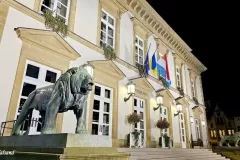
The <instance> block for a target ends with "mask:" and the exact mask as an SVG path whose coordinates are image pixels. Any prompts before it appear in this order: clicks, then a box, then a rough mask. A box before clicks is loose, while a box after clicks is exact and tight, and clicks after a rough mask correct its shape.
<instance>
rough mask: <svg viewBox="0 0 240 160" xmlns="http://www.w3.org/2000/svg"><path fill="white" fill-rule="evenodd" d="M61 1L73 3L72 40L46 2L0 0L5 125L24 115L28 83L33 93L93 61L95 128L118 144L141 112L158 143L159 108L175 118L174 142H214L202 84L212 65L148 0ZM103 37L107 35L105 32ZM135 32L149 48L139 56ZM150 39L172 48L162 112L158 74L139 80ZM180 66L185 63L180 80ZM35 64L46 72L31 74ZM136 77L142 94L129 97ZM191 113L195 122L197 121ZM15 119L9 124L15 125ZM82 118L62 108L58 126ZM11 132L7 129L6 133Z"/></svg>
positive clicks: (147, 143) (91, 125)
mask: <svg viewBox="0 0 240 160" xmlns="http://www.w3.org/2000/svg"><path fill="white" fill-rule="evenodd" d="M56 3H59V4H60V2H58V1H56ZM61 5H62V6H63V7H64V6H65V7H66V8H67V12H66V16H65V18H66V19H65V21H66V24H67V25H68V27H69V32H68V36H67V37H65V38H63V37H61V36H60V35H58V34H57V33H55V32H52V31H49V29H47V28H46V27H45V25H44V17H43V16H42V15H41V14H42V12H43V11H44V10H42V8H44V7H46V6H43V5H42V4H41V1H40V0H33V1H29V0H17V1H12V0H1V1H0V53H1V54H0V73H1V75H4V78H1V83H0V88H1V91H0V97H1V107H0V123H2V122H5V121H12V120H14V119H16V118H17V115H18V108H19V106H21V105H22V103H23V102H24V99H26V97H27V95H24V93H25V91H24V89H26V92H27V91H29V90H31V87H33V88H34V87H40V86H44V85H47V84H50V83H52V82H53V81H52V78H53V77H55V78H56V77H58V74H56V73H55V72H54V71H58V73H63V72H65V71H66V70H67V69H68V68H70V67H75V66H79V65H82V64H85V63H86V62H89V63H91V64H92V65H93V66H94V81H95V84H96V85H95V88H94V90H93V91H92V92H91V95H90V96H89V100H88V108H89V109H88V111H87V117H88V130H89V132H90V133H92V134H96V135H105V136H110V137H111V143H112V146H113V147H123V146H126V137H127V134H129V133H130V132H131V131H132V126H131V125H129V124H127V122H126V121H127V120H126V117H127V115H128V114H130V113H132V112H133V111H136V112H138V113H140V114H142V115H143V117H144V118H143V119H144V120H143V122H142V124H139V125H138V126H137V129H139V130H140V131H142V132H143V135H144V147H156V144H158V140H159V137H160V135H161V132H160V131H159V129H157V128H156V127H155V123H156V122H157V120H158V119H159V118H160V114H162V115H164V114H166V115H165V116H166V117H167V119H168V121H169V122H170V128H169V129H168V131H167V132H166V133H167V134H168V135H169V136H170V137H171V139H172V140H173V143H174V147H180V148H185V147H190V141H191V137H193V140H196V139H197V137H198V138H201V139H202V140H203V143H204V145H205V146H206V145H207V139H208V138H207V137H208V136H207V123H206V114H205V105H204V98H203V90H202V82H201V73H202V72H204V71H205V70H206V68H205V66H204V65H203V64H202V63H201V62H200V61H199V60H198V59H197V58H196V57H194V55H193V54H192V53H191V48H190V47H188V46H187V44H186V43H185V42H184V41H183V40H182V39H181V38H180V37H179V36H178V35H177V34H176V33H175V32H174V31H173V30H172V29H171V28H170V26H168V24H167V23H166V22H165V21H164V20H163V19H162V18H161V17H160V15H158V14H157V13H156V12H155V11H154V9H153V8H152V7H151V6H150V5H149V4H148V3H147V2H146V1H145V0H139V1H136V0H78V1H77V0H71V1H70V0H69V2H68V3H66V4H61ZM2 8H3V9H2ZM60 13H62V12H60ZM16 17H17V18H16ZM106 17H107V18H108V20H106ZM101 35H102V36H101ZM104 35H105V36H108V37H107V38H108V40H106V39H104V38H103V37H104ZM136 37H138V39H139V40H138V42H139V43H140V41H141V43H142V48H141V47H140V48H141V49H142V50H143V55H142V56H139V55H138V58H136V54H135V53H136V51H137V50H136V42H135V41H136ZM103 41H104V43H109V44H110V45H112V47H113V48H114V50H115V52H116V55H117V59H116V60H114V61H106V60H105V58H104V52H103V49H102V48H101V44H102V43H103ZM150 44H151V46H152V47H151V48H150V50H149V51H150V52H152V53H153V52H154V51H155V49H156V47H157V45H160V47H159V48H158V51H157V54H158V55H157V57H160V56H163V55H164V54H165V53H167V51H169V52H168V54H167V58H168V65H169V71H170V79H171V86H170V87H169V89H167V91H164V92H161V94H162V95H163V97H164V98H163V103H164V104H163V107H162V108H161V109H162V113H160V110H159V109H158V110H156V111H154V110H153V108H154V107H156V105H157V103H156V93H155V91H156V90H159V89H162V88H164V86H163V84H162V82H161V81H160V80H158V76H154V75H153V74H152V73H151V74H150V76H148V77H147V78H134V77H137V76H138V74H139V73H138V70H137V68H136V61H137V62H139V61H140V59H141V58H142V59H141V60H144V59H145V57H146V53H147V50H148V46H149V45H150ZM138 54H139V53H138ZM34 64H36V65H35V67H34ZM36 66H37V68H38V69H36ZM176 67H178V68H179V71H178V72H179V74H180V76H179V79H177V73H176ZM28 69H29V70H30V69H31V71H33V70H34V71H36V70H38V71H39V73H41V74H39V75H38V76H36V77H37V78H36V77H34V76H33V75H32V77H31V75H30V78H29V74H33V73H32V72H29V73H28ZM50 71H51V72H50ZM53 72H54V73H53ZM34 73H35V72H34ZM49 77H50V79H49ZM34 78H35V79H34ZM43 81H44V82H43ZM129 81H134V83H135V84H136V94H135V97H134V98H133V97H132V98H130V100H129V101H127V102H124V97H127V96H128V94H127V83H128V82H129ZM177 81H180V82H181V86H180V87H181V88H182V89H183V92H184V98H182V99H181V100H180V103H181V104H182V105H183V112H182V113H183V114H181V115H183V119H182V120H181V119H180V118H181V116H174V114H175V113H176V112H177V108H176V100H175V99H176V98H178V97H180V96H181V94H180V92H179V90H178V89H177V85H178V84H177ZM103 90H104V92H103ZM106 96H107V97H106ZM196 100H197V101H196ZM97 103H98V104H97ZM105 105H106V106H105ZM196 106H197V107H196ZM139 108H140V109H139ZM165 111H166V112H165ZM34 118H35V119H37V120H40V118H41V117H39V116H38V114H37V112H36V113H35V116H34ZM190 119H193V120H194V121H193V122H192V123H191V121H190ZM196 120H197V121H196ZM10 123H11V122H10ZM10 123H8V124H7V126H11V125H12V124H10ZM75 123H76V119H75V118H74V116H73V112H67V113H64V114H59V116H58V119H57V131H58V132H59V133H74V131H75ZM197 123H198V124H197ZM204 123H205V125H202V124H204ZM69 124H72V125H69ZM183 124H184V125H183ZM36 126H37V125H36ZM33 130H34V128H33ZM196 130H198V132H197V131H196ZM10 132H11V130H10V129H6V130H5V131H4V134H5V135H9V134H10ZM32 133H33V134H39V129H37V127H36V128H35V130H34V131H33V132H32ZM197 135H198V136H197Z"/></svg>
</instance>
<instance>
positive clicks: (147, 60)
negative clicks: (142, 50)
mask: <svg viewBox="0 0 240 160" xmlns="http://www.w3.org/2000/svg"><path fill="white" fill-rule="evenodd" d="M150 47H151V43H150V45H149V47H148V52H149V49H150ZM148 52H147V55H146V59H145V61H144V66H145V69H144V71H145V73H146V75H149V70H150V66H149V58H148Z"/></svg>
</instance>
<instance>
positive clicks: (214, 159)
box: [130, 156, 230, 160]
mask: <svg viewBox="0 0 240 160" xmlns="http://www.w3.org/2000/svg"><path fill="white" fill-rule="evenodd" d="M150 159H151V160H230V159H227V158H224V157H207V158H199V157H188V158H186V157H177V158H176V157H174V158H173V157H167V158H151V157H144V158H139V157H135V156H131V157H130V160H150Z"/></svg>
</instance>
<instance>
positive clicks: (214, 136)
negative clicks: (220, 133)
mask: <svg viewBox="0 0 240 160" xmlns="http://www.w3.org/2000/svg"><path fill="white" fill-rule="evenodd" d="M210 136H211V138H212V139H213V138H216V137H217V134H216V131H215V130H211V135H210Z"/></svg>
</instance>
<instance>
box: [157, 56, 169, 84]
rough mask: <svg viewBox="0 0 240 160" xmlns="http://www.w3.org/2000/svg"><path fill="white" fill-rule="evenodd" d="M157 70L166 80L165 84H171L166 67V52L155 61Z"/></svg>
mask: <svg viewBox="0 0 240 160" xmlns="http://www.w3.org/2000/svg"><path fill="white" fill-rule="evenodd" d="M157 71H158V74H159V76H161V77H162V78H164V79H165V80H166V84H167V86H170V85H171V80H170V74H169V69H168V61H167V54H165V55H164V56H163V57H162V58H160V59H159V60H158V62H157Z"/></svg>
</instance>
